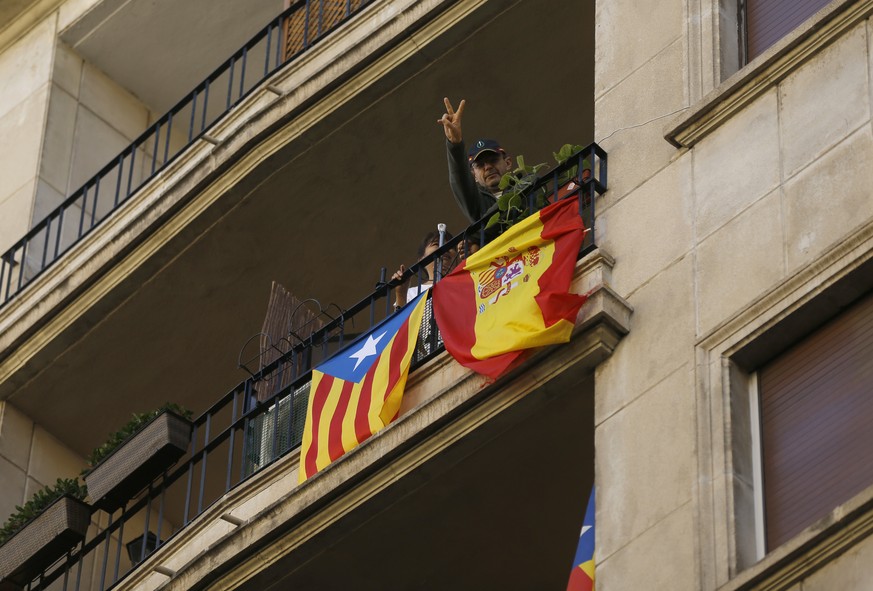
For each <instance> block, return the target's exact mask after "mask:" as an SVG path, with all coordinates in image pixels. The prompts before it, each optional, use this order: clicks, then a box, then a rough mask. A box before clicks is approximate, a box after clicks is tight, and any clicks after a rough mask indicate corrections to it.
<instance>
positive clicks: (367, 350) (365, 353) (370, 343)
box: [349, 332, 386, 371]
mask: <svg viewBox="0 0 873 591" xmlns="http://www.w3.org/2000/svg"><path fill="white" fill-rule="evenodd" d="M385 334H386V333H384V332H383V333H382V334H380V335H379V336H378V337H376V338H375V339H374V338H373V335H369V336H367V342H365V343H364V344H363V345H362V346H361V348H360V349H358V350H357V351H355V352H354V353H352V354H351V355H349V358H351V359H357V362H355V370H356V369H358V366H359V365H361V363H362V362H363V361H364V359H366V358H367V357H372V356H373V355H375V354H376V345H378V344H379V341H381V340H382V337H384V336H385ZM352 371H354V370H352Z"/></svg>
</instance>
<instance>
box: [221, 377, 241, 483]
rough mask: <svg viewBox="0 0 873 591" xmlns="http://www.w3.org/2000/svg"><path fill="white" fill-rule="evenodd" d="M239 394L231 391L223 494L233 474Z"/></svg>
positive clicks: (237, 391)
mask: <svg viewBox="0 0 873 591" xmlns="http://www.w3.org/2000/svg"><path fill="white" fill-rule="evenodd" d="M238 394H239V390H234V391H233V400H232V402H231V404H232V406H231V410H230V441H229V444H228V448H227V477H226V478H225V481H224V492H227V491H229V490H230V478H231V475H232V474H233V448H234V445H235V444H236V441H235V439H236V438H235V437H234V436H235V435H236V399H237V395H238Z"/></svg>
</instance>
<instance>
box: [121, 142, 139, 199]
mask: <svg viewBox="0 0 873 591" xmlns="http://www.w3.org/2000/svg"><path fill="white" fill-rule="evenodd" d="M135 164H136V144H132V145H131V150H130V170H128V171H127V193H125V195H124V198H125V199H127V198H128V197H130V186H131V183H132V182H133V168H134V166H135Z"/></svg>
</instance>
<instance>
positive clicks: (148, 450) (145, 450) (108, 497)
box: [85, 410, 191, 512]
mask: <svg viewBox="0 0 873 591" xmlns="http://www.w3.org/2000/svg"><path fill="white" fill-rule="evenodd" d="M190 441H191V421H189V420H188V419H186V418H185V417H183V416H181V415H179V414H177V413H175V412H172V411H169V410H168V411H164V412H163V413H161V414H159V415H158V416H157V417H155V418H154V419H153V420H151V421H150V422H149V423H147V424H146V425H145V426H143V428H142V429H140V430H139V431H137V432H136V433H134V434H133V435H131V436H130V437H129V438H128V439H127V440H125V441H124V442H123V443H122V444H121V445H120V446H119V447H118V448H116V449H115V450H114V451H113V452H112V453H111V454H110V455H109V456H107V457H106V458H104V459H103V460H102V461H100V463H99V464H97V465H96V466H95V467H94V468H93V469H92V470H91V471H90V472H88V473H87V474H86V475H85V484H86V485H87V486H88V495H89V496H90V497H91V500H92V502H93V505H94V507H95V508H97V509H103V510H104V511H107V512H112V511H115V510H116V509H118V508H119V507H120V506H122V505H124V503H126V502H127V501H128V500H129V499H131V498H132V497H133V495H135V494H136V493H138V492H139V491H140V490H142V489H143V488H144V487H145V486H146V485H147V484H148V483H149V482H151V481H152V480H154V478H155V477H156V476H158V474H160V473H161V472H163V471H164V470H165V469H166V468H168V467H170V466H172V465H173V464H174V463H175V462H176V460H178V459H179V458H181V457H182V456H183V455H185V452H186V451H187V450H188V443H189V442H190Z"/></svg>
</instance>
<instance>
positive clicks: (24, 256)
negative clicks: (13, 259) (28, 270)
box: [15, 240, 30, 293]
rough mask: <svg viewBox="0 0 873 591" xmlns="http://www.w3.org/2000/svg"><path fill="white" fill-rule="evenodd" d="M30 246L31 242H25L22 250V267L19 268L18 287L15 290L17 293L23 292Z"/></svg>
mask: <svg viewBox="0 0 873 591" xmlns="http://www.w3.org/2000/svg"><path fill="white" fill-rule="evenodd" d="M28 244H30V241H29V240H25V241H24V245H23V246H22V248H21V265H20V266H19V267H18V287H16V288H15V293H18V292H19V291H21V285H22V283H21V282H22V281H23V280H24V267H25V266H26V265H25V263H27V245H28Z"/></svg>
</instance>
